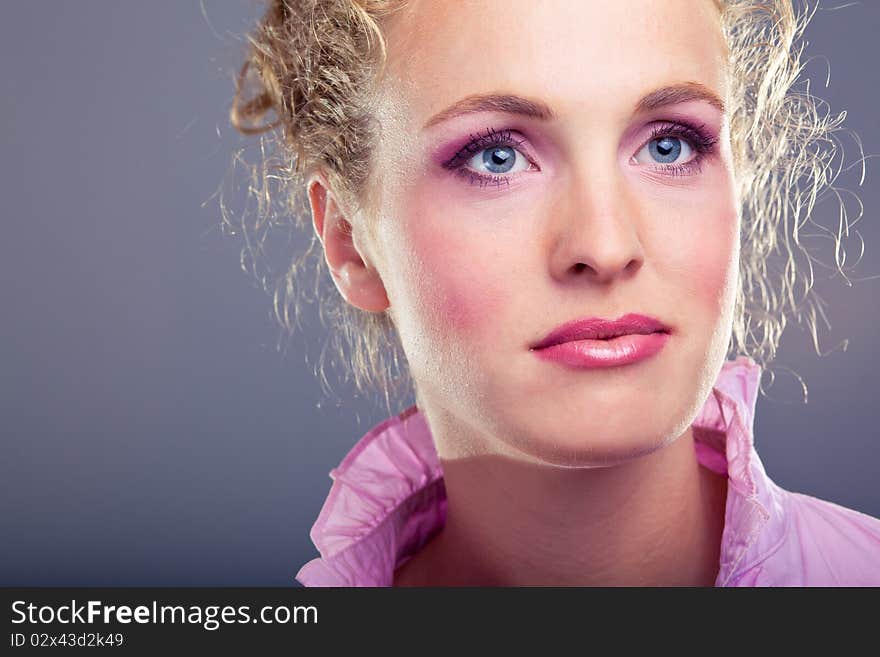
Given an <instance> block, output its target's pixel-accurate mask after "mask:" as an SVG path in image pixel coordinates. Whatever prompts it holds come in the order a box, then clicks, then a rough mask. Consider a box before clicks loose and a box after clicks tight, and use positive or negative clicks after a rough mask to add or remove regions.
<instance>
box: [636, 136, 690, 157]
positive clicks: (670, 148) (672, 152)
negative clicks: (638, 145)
mask: <svg viewBox="0 0 880 657" xmlns="http://www.w3.org/2000/svg"><path fill="white" fill-rule="evenodd" d="M695 155H696V153H695V149H694V148H692V147H691V145H690V144H689V143H688V141H687V140H686V139H683V138H682V137H676V136H673V135H666V136H663V137H657V138H654V139H651V140H650V141H649V142H648V143H647V144H645V145H644V146H643V147H642V149H641V150H640V151H639V152H638V153H636V155H635V160H636V162H638V163H639V164H686V163H687V162H690V161H691V160H692V159H693V156H695Z"/></svg>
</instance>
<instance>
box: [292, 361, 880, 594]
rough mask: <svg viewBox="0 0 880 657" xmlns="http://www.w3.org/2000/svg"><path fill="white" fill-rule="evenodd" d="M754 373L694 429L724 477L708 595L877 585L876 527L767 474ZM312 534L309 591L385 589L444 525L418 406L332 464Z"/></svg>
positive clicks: (741, 374) (743, 376) (303, 577)
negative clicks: (758, 436)
mask: <svg viewBox="0 0 880 657" xmlns="http://www.w3.org/2000/svg"><path fill="white" fill-rule="evenodd" d="M760 375H761V368H760V366H758V365H757V364H756V363H755V362H754V361H753V360H751V359H750V358H747V357H739V358H737V359H736V360H735V361H727V362H725V363H724V366H723V368H722V370H721V373H720V374H719V376H718V379H717V381H716V383H715V385H714V387H713V389H712V393H711V394H710V395H709V396H708V398H707V400H706V402H705V404H704V405H703V408H702V410H701V411H700V414H699V415H698V417H697V419H696V420H695V421H694V423H693V427H694V437H695V457H696V458H697V460H698V461H699V463H700V464H702V465H703V466H704V467H707V468H710V469H711V470H713V471H715V472H717V473H725V472H726V473H727V476H728V493H727V506H726V510H725V526H724V532H723V534H722V545H721V557H720V564H719V571H718V577H717V579H716V582H715V585H716V586H880V519H878V518H875V517H873V516H869V515H866V514H864V513H860V512H858V511H855V510H853V509H849V508H846V507H843V506H840V505H838V504H835V503H833V502H829V501H825V500H820V499H818V498H815V497H812V496H809V495H806V494H802V493H795V492H791V491H788V490H784V489H782V488H780V487H779V486H777V485H776V484H775V483H774V482H773V481H772V480H771V479H770V478H769V477H768V476H767V474H766V472H765V471H764V466H763V464H762V463H761V460H760V458H759V457H758V454H757V452H756V451H755V448H754V439H753V433H752V432H753V425H754V412H755V403H756V401H757V392H758V382H759V380H760ZM330 477H331V478H332V479H333V484H332V486H331V488H330V493H329V495H328V497H327V500H326V501H325V503H324V506H323V508H322V509H321V512H320V514H319V515H318V519H317V520H316V522H315V524H314V526H313V527H312V531H311V534H310V535H311V538H312V541H313V542H314V544H315V546H316V547H317V548H318V551H319V552H320V555H321V556H320V557H318V558H315V559H312V560H311V561H309V562H308V563H306V564H305V565H304V566H302V568H301V569H300V570H299V572H298V573H297V575H296V579H297V580H298V581H299V582H300V583H301V584H303V585H305V586H391V585H392V582H393V577H394V571H395V570H396V569H397V568H398V567H399V566H400V565H402V564H403V563H404V562H406V561H407V560H408V559H409V558H410V557H411V556H412V555H413V554H415V553H416V552H417V551H418V550H419V549H420V548H421V547H422V546H423V545H424V544H425V543H426V542H427V541H428V540H429V539H430V538H431V537H432V536H433V535H434V534H435V533H436V532H438V531H440V529H442V527H443V525H444V523H445V521H446V493H445V489H444V486H443V472H442V469H441V466H440V462H439V459H438V457H437V452H436V450H435V448H434V444H433V440H432V438H431V433H430V430H429V429H428V426H427V424H426V422H425V418H424V416H423V415H422V414H421V413H420V412H419V411H418V409H417V408H416V407H415V406H411V407H410V408H408V409H407V410H405V411H403V412H402V413H401V414H400V415H397V416H394V417H391V418H388V419H387V420H385V421H384V422H382V423H380V424H378V425H377V426H375V427H374V428H373V429H371V430H370V431H369V432H368V433H367V434H366V435H364V436H363V438H361V439H360V440H359V441H358V443H357V444H356V445H355V446H354V447H353V448H352V450H351V451H350V452H349V453H348V454H347V455H346V456H345V458H344V459H343V460H342V462H341V463H340V464H339V466H338V467H336V468H334V469H333V470H332V471H331V472H330Z"/></svg>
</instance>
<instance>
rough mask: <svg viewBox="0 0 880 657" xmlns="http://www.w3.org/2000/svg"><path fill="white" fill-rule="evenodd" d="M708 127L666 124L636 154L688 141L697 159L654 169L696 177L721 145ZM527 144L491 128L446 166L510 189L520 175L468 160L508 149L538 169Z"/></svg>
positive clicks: (474, 179)
mask: <svg viewBox="0 0 880 657" xmlns="http://www.w3.org/2000/svg"><path fill="white" fill-rule="evenodd" d="M705 128H706V126H705V125H700V126H692V125H689V124H687V123H678V122H673V121H666V122H663V123H661V124H658V125H656V126H654V128H653V129H652V131H651V135H650V137H648V139H647V140H646V141H645V142H644V143H643V144H642V145H641V146H640V147H639V150H638V151H636V152H637V153H638V152H640V151H641V150H642V148H644V147H645V145H647V144H649V143H651V142H652V141H654V140H655V139H658V138H660V137H675V138H677V139H684V140H685V141H687V142H688V144H689V145H690V146H691V148H693V150H694V153H695V155H694V157H693V159H691V160H690V161H688V162H684V163H682V164H670V165H661V166H658V167H655V168H654V170H656V171H660V172H661V173H662V174H663V175H668V176H686V175H696V174H698V173H700V171H701V170H702V164H703V160H704V159H705V158H706V157H707V156H708V155H710V154H711V153H712V152H713V149H714V147H715V144H716V143H717V142H718V139H717V138H716V137H712V136H711V135H709V134H708V133H707V132H706V129H705ZM525 141H526V140H525V139H516V138H514V137H513V136H512V135H511V131H510V130H501V131H498V130H495V129H494V128H489V129H487V130H486V134H482V135H471V141H469V142H468V143H467V144H466V145H465V146H464V147H463V148H461V149H460V150H459V151H458V152H457V153H456V154H455V155H453V156H452V158H451V159H450V160H449V162H447V163H446V164H445V165H444V166H445V167H446V168H447V169H449V170H451V171H452V172H453V173H455V174H456V175H459V176H461V177H462V178H464V179H465V180H467V181H468V183H469V184H471V185H479V186H480V187H487V186H489V185H495V186H496V187H500V186H501V185H503V184H506V185H508V186H510V179H511V178H513V177H516V176H517V175H519V174H515V175H513V176H511V175H487V174H484V173H478V172H476V171H474V170H472V169H470V168H469V167H468V166H467V161H468V160H470V159H471V157H473V155H474V154H475V153H479V152H481V151H484V150H486V149H489V148H497V147H500V146H508V147H512V148H516V149H517V150H519V151H520V152H521V153H522V154H523V155H525V156H526V159H528V160H529V164H530V165H531V166H534V162H532V159H531V158H530V157H529V156H528V152H527V151H526V149H524V148H522V144H524V143H525Z"/></svg>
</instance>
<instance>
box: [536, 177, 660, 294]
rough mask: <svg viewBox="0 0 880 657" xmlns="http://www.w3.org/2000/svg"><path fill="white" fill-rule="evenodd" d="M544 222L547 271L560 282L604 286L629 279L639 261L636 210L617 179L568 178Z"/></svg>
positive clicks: (637, 210)
mask: <svg viewBox="0 0 880 657" xmlns="http://www.w3.org/2000/svg"><path fill="white" fill-rule="evenodd" d="M557 199H558V201H557V203H555V204H554V207H553V208H551V210H550V211H551V213H552V216H551V217H550V219H549V222H548V223H549V225H550V231H551V237H550V244H551V249H550V251H551V252H550V269H551V275H552V276H553V278H554V279H556V280H559V281H560V282H565V281H571V280H586V279H589V280H591V281H593V282H596V283H607V282H610V281H612V280H614V279H616V278H622V277H627V276H632V275H633V274H634V273H635V272H636V271H637V270H638V269H639V268H640V267H641V266H642V263H643V261H644V253H643V247H642V243H641V240H640V238H639V230H638V229H639V221H638V213H639V208H638V206H637V204H636V202H635V199H633V198H631V196H630V195H629V194H628V190H627V189H626V184H625V180H624V179H623V178H622V176H620V175H618V174H616V173H614V172H608V171H606V172H605V173H603V174H601V175H595V174H594V175H591V174H590V173H589V172H586V173H584V174H583V175H578V176H572V178H571V181H570V183H569V184H568V189H566V190H565V191H564V193H562V194H561V195H560V196H558V197H557Z"/></svg>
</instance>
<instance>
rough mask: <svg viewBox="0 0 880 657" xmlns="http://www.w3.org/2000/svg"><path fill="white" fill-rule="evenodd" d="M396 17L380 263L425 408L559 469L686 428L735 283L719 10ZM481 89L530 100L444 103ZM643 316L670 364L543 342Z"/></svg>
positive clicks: (734, 219) (423, 8) (499, 8)
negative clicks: (567, 329) (566, 359)
mask: <svg viewBox="0 0 880 657" xmlns="http://www.w3.org/2000/svg"><path fill="white" fill-rule="evenodd" d="M394 21H395V22H394V23H393V24H392V25H390V26H389V30H388V32H387V34H388V49H389V52H388V55H389V60H388V69H387V71H388V75H387V78H386V79H385V81H384V87H383V89H382V93H381V95H380V103H381V109H380V118H381V124H382V126H383V131H382V138H381V145H380V147H379V148H378V151H377V154H376V156H377V158H378V159H377V161H376V171H377V172H378V177H377V181H378V184H379V185H380V188H379V189H378V194H379V203H378V206H379V208H380V211H379V212H380V214H379V215H378V216H377V224H376V228H377V235H378V238H377V239H378V242H377V243H376V247H377V254H378V255H379V257H377V268H378V270H379V273H380V275H381V279H382V285H384V287H385V291H386V293H387V295H388V300H389V302H390V304H391V314H392V317H393V318H394V320H395V324H396V326H397V329H398V331H399V333H400V337H401V341H402V344H403V347H404V350H405V352H406V356H407V359H408V362H409V366H410V369H411V372H412V375H413V377H414V380H415V382H416V386H417V388H418V391H419V397H420V402H421V403H423V404H424V405H425V406H427V407H428V409H430V410H432V411H433V412H434V413H435V414H436V415H437V416H438V417H439V416H441V415H442V416H443V417H446V418H453V419H454V422H455V423H457V425H458V427H459V429H461V428H466V429H467V432H465V433H467V434H468V435H473V436H480V437H481V438H480V440H484V439H485V440H488V441H490V442H491V441H493V440H494V441H496V442H497V441H501V442H503V443H507V445H496V447H515V448H516V449H517V450H518V451H519V452H521V453H525V454H527V455H529V456H530V457H531V458H534V459H538V460H540V461H544V462H550V463H555V464H559V465H602V464H611V463H613V462H615V461H617V460H623V459H626V458H629V457H632V456H635V455H639V454H644V453H647V452H649V451H652V450H654V449H657V448H659V447H662V446H663V445H665V444H667V443H668V442H670V441H672V440H674V439H676V438H677V437H679V436H680V435H682V433H684V432H685V431H687V429H688V426H689V425H690V423H691V422H692V421H693V419H694V418H695V417H696V414H697V413H698V411H699V409H700V407H701V406H702V403H703V402H704V401H705V399H706V397H707V395H708V394H709V392H710V391H711V386H712V384H713V383H714V381H715V378H716V376H717V374H718V372H719V370H720V367H721V365H722V363H723V361H724V358H725V356H726V351H727V346H728V342H729V338H730V332H731V322H732V311H733V304H734V298H735V291H736V288H737V285H738V278H737V272H738V267H737V266H738V259H739V241H738V240H739V238H738V234H739V213H738V203H737V198H736V196H735V191H734V190H735V186H734V179H733V172H732V160H731V154H730V144H729V134H728V124H727V121H726V118H725V116H724V112H723V110H722V109H721V108H719V107H717V106H716V105H715V104H714V103H713V102H712V100H711V97H710V96H709V94H713V95H714V96H717V97H718V99H720V100H723V99H724V98H725V95H726V91H727V82H726V79H725V70H724V63H725V61H726V52H725V43H724V38H723V35H722V33H721V28H720V16H719V12H718V10H717V9H716V7H715V4H714V3H713V2H712V1H711V0H628V1H619V2H599V1H586V0H585V1H583V2H569V3H553V2H535V1H534V0H503V1H502V0H480V1H468V2H464V1H462V2H456V3H454V9H453V8H452V6H451V4H450V3H441V2H425V1H415V2H412V4H411V5H410V8H409V10H408V11H407V12H406V13H403V14H400V15H398V16H396V17H395V19H394ZM682 85H684V86H682ZM664 88H671V89H667V91H666V92H663V91H660V92H659V93H656V92H658V90H662V89H664ZM682 92H684V93H682ZM483 94H499V95H509V96H515V97H517V98H518V99H524V100H516V99H506V100H502V101H501V102H500V103H498V102H496V104H495V106H494V108H488V109H487V108H485V107H482V108H481V107H479V106H478V104H476V103H472V105H471V109H472V110H473V111H470V112H466V113H462V114H456V113H455V112H450V111H449V110H448V108H450V107H451V106H453V105H454V104H455V103H457V102H459V101H461V100H462V99H466V98H469V97H475V96H478V95H483ZM524 101H529V103H526V102H524ZM523 108H531V109H532V110H533V111H532V112H531V113H530V114H526V113H521V112H517V111H516V110H517V109H523ZM505 110H507V111H505ZM548 110H549V111H548ZM550 112H552V116H549V115H548V114H549V113H550ZM432 117H434V118H432ZM628 313H640V314H644V315H649V316H652V317H655V318H657V319H659V320H661V321H662V322H663V323H665V324H666V325H667V326H668V327H669V328H670V329H671V335H670V336H669V338H668V340H667V341H666V344H665V346H664V348H663V349H662V350H661V351H660V352H659V353H657V354H656V355H654V356H652V357H650V358H647V359H644V360H641V361H639V362H636V363H632V364H629V365H624V366H619V367H610V368H601V369H585V368H573V367H569V366H566V365H562V364H559V363H557V362H550V361H546V360H543V359H540V358H538V357H537V356H536V355H535V352H533V351H531V350H530V346H532V345H533V344H534V343H536V342H537V341H539V340H540V339H542V338H543V337H544V336H545V335H546V334H547V333H549V332H550V331H551V330H552V329H554V328H555V327H557V326H558V325H560V324H562V323H565V322H567V321H569V320H572V319H576V318H582V317H599V318H604V319H608V320H614V319H616V318H618V317H620V316H622V315H625V314H628ZM475 449H478V448H475ZM438 450H439V451H440V453H441V455H443V454H444V452H446V453H447V454H451V452H450V451H449V446H448V445H443V444H439V445H438Z"/></svg>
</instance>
